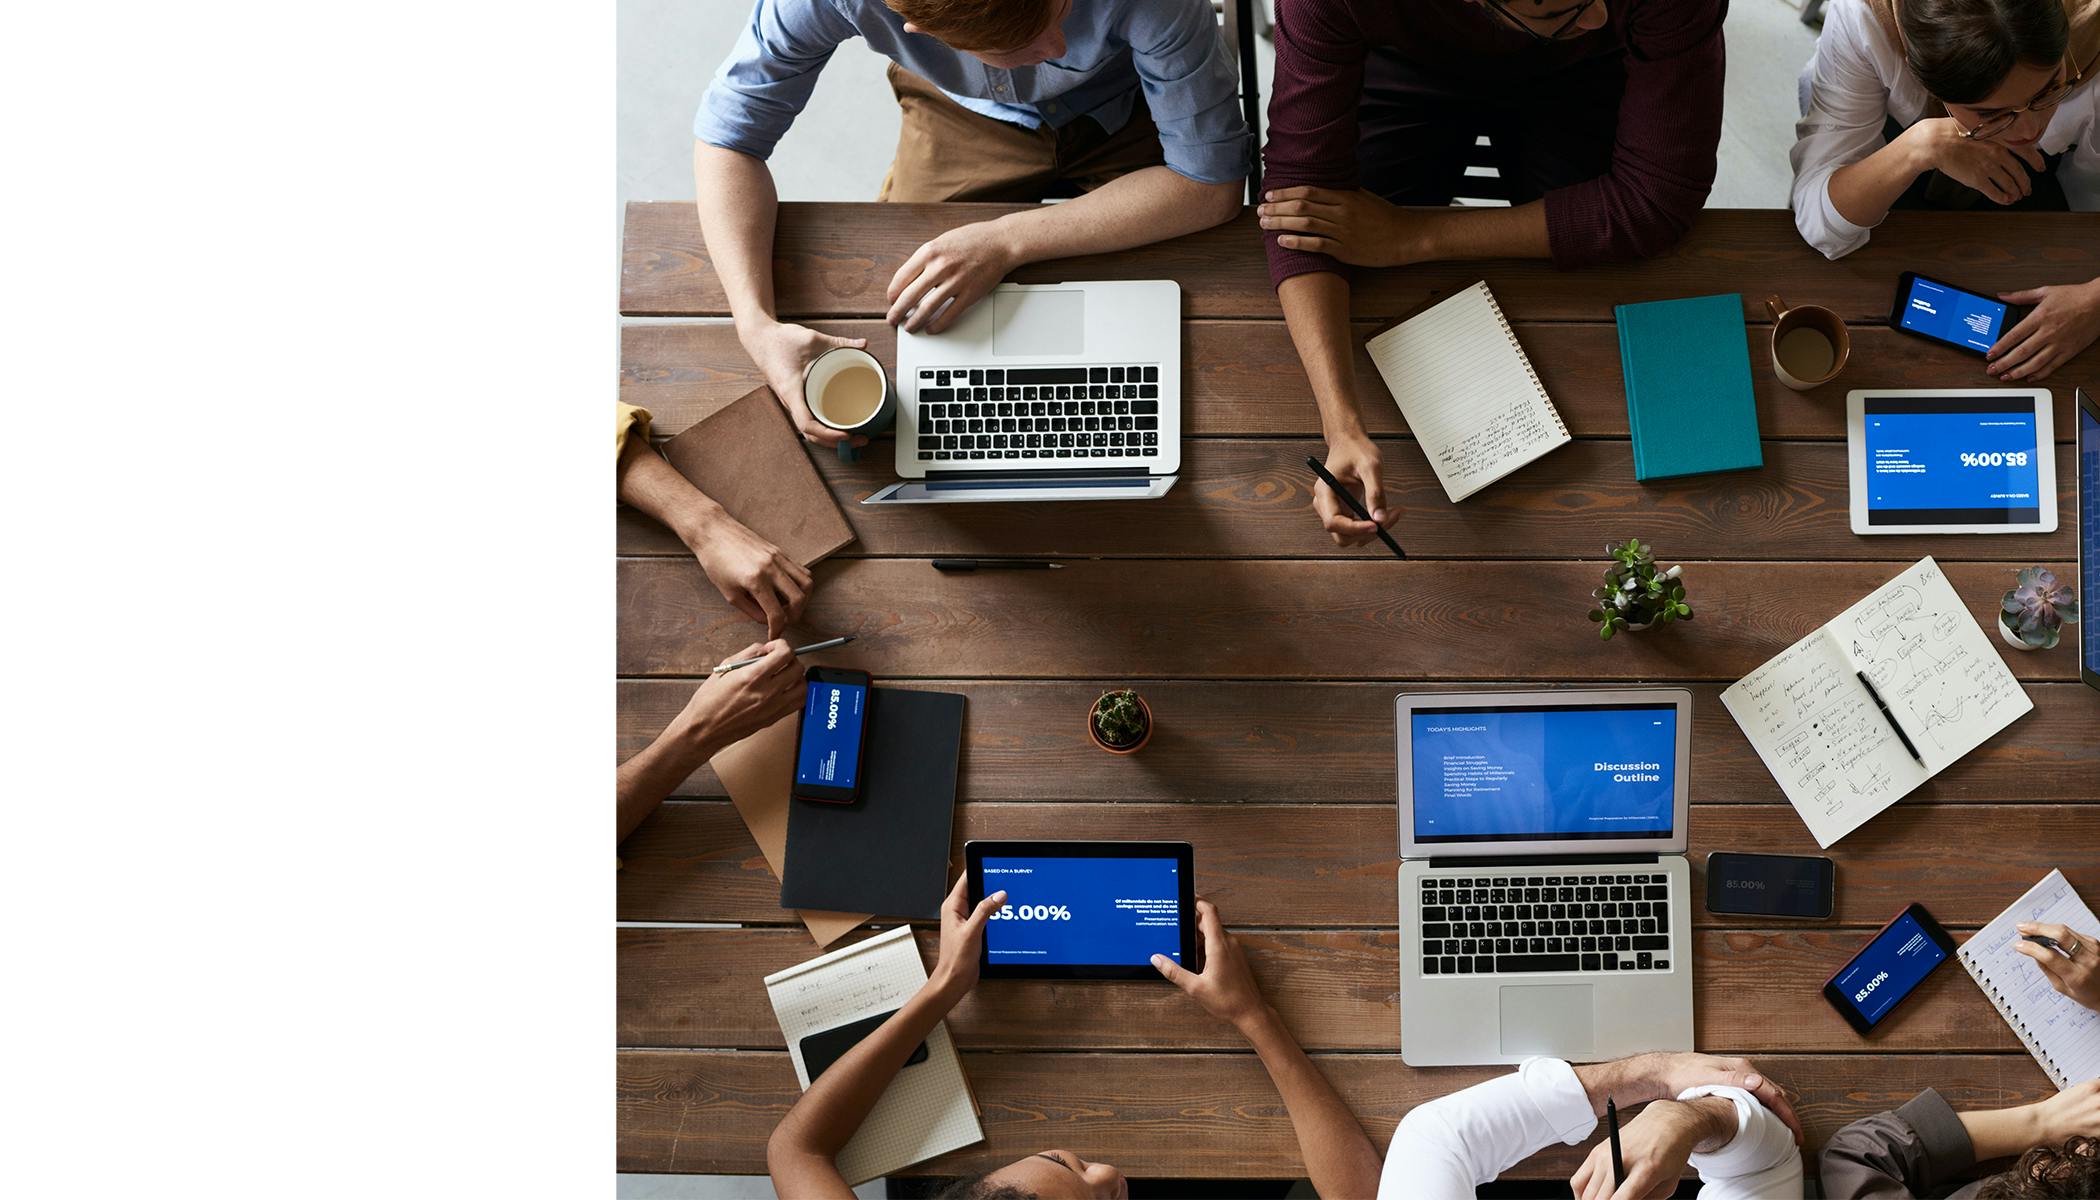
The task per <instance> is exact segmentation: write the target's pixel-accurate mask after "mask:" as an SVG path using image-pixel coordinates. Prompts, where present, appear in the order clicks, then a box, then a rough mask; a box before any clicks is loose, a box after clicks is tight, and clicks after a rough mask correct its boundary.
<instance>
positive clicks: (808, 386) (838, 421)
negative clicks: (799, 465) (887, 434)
mask: <svg viewBox="0 0 2100 1200" xmlns="http://www.w3.org/2000/svg"><path fill="white" fill-rule="evenodd" d="M802 398H803V401H804V402H805V403H807V404H808V405H809V411H810V415H812V416H814V417H816V419H817V420H818V421H820V422H822V423H823V424H825V425H828V426H830V427H831V428H833V429H836V430H839V431H840V432H843V433H857V434H860V435H861V436H863V437H869V438H872V437H874V436H875V435H876V434H878V433H881V432H882V431H883V430H885V429H888V428H889V427H890V422H891V421H893V420H895V419H896V416H897V405H896V402H895V401H894V400H893V399H892V398H891V394H890V377H889V373H888V372H886V371H884V370H883V369H882V364H881V363H880V362H877V361H876V359H875V356H874V355H872V354H870V353H868V352H867V351H865V350H858V349H855V348H853V347H851V346H838V347H834V348H833V349H830V350H826V351H825V352H824V353H822V354H819V355H818V356H817V357H816V359H815V360H814V361H812V362H811V363H810V364H809V369H808V370H806V371H804V372H803V373H802ZM838 453H839V458H840V459H842V460H844V461H846V462H854V461H856V460H857V459H859V457H860V450H859V448H858V447H856V446H854V445H853V444H852V441H851V439H848V440H847V441H843V442H840V443H839V446H838Z"/></svg>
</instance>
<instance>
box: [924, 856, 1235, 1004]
mask: <svg viewBox="0 0 2100 1200" xmlns="http://www.w3.org/2000/svg"><path fill="white" fill-rule="evenodd" d="M963 853H964V855H965V857H966V859H967V865H966V867H965V868H964V871H963V878H964V879H965V880H967V881H968V884H969V899H970V900H971V901H973V902H974V901H977V900H980V899H982V898H983V897H985V896H987V895H990V894H992V893H996V892H1000V891H1004V892H1005V893H1006V894H1007V898H1006V904H1005V906H1004V907H1003V908H1001V909H999V910H998V911H997V912H996V913H994V914H992V915H991V917H990V919H989V920H988V921H987V922H986V927H985V934H984V947H983V952H982V957H981V959H980V962H981V973H982V976H983V977H984V978H986V979H1159V978H1161V975H1160V973H1159V971H1158V970H1157V969H1156V968H1154V967H1153V965H1152V957H1153V956H1154V955H1155V954H1157V955H1164V956H1165V957H1166V958H1167V959H1168V960H1169V961H1170V962H1173V963H1178V964H1181V965H1184V966H1193V965H1194V964H1195V963H1196V961H1197V949H1196V894H1195V888H1196V883H1195V876H1196V870H1195V852H1194V850H1193V849H1192V848H1191V847H1190V846H1189V844H1188V843H1187V842H978V841H973V842H970V843H968V844H967V845H965V846H964V847H963Z"/></svg>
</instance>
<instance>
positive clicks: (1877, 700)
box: [1853, 671, 1925, 767]
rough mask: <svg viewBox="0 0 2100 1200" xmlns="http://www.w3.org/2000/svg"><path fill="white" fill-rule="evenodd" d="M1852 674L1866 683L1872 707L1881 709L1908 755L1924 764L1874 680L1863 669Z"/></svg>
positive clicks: (1921, 764)
mask: <svg viewBox="0 0 2100 1200" xmlns="http://www.w3.org/2000/svg"><path fill="white" fill-rule="evenodd" d="M1853 674H1855V675H1857V676H1859V681H1860V682H1861V683H1863V684H1865V685H1866V687H1867V695H1869V696H1872V697H1874V707H1876V708H1878V709H1880V710H1881V715H1882V716H1883V717H1884V718H1885V719H1887V721H1888V723H1889V728H1890V729H1893V730H1895V731H1896V737H1897V738H1899V739H1900V740H1901V741H1902V742H1903V748H1904V749H1905V750H1908V751H1910V756H1911V757H1912V758H1915V759H1917V760H1918V765H1919V766H1921V767H1922V766H1924V765H1925V756H1924V755H1922V754H1919V753H1918V748H1917V747H1916V746H1913V745H1911V744H1910V735H1909V734H1907V733H1905V732H1903V726H1901V725H1898V724H1896V714H1895V713H1892V712H1890V711H1889V706H1888V705H1886V704H1883V703H1882V702H1881V693H1880V692H1877V691H1875V690H1874V681H1873V680H1871V679H1869V678H1867V673H1866V672H1865V671H1854V672H1853Z"/></svg>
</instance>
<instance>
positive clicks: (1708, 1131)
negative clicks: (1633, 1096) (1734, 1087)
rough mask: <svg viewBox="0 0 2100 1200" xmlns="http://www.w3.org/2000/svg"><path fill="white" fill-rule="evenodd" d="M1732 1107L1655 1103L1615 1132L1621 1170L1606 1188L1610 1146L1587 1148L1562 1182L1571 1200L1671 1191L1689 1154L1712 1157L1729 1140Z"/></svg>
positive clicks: (1720, 1100) (1648, 1196) (1623, 1199)
mask: <svg viewBox="0 0 2100 1200" xmlns="http://www.w3.org/2000/svg"><path fill="white" fill-rule="evenodd" d="M1735 1114H1736V1109H1735V1101H1733V1100H1729V1099H1726V1098H1724V1097H1721V1096H1702V1097H1700V1098H1698V1099H1696V1100H1690V1101H1683V1102H1680V1101H1676V1100H1657V1101H1654V1102H1653V1103H1651V1104H1649V1105H1648V1107H1646V1108H1644V1109H1642V1110H1641V1113H1640V1115H1639V1116H1637V1117H1635V1118H1634V1119H1633V1120H1631V1121H1628V1122H1626V1123H1625V1124H1624V1125H1622V1126H1620V1128H1619V1146H1620V1158H1621V1160H1622V1161H1623V1162H1624V1164H1625V1167H1626V1174H1625V1176H1624V1177H1623V1178H1621V1179H1620V1180H1619V1181H1618V1182H1619V1186H1618V1188H1617V1189H1616V1190H1614V1189H1613V1187H1612V1171H1611V1141H1610V1140H1609V1139H1605V1140H1603V1141H1600V1142H1598V1143H1597V1144H1596V1145H1595V1146H1592V1147H1590V1156H1589V1157H1588V1158H1586V1159H1584V1160H1582V1166H1581V1167H1579V1168H1577V1169H1576V1171H1575V1174H1574V1175H1573V1176H1572V1177H1571V1178H1570V1179H1569V1180H1568V1187H1569V1188H1570V1189H1572V1190H1573V1191H1574V1193H1575V1200H1653V1198H1655V1197H1661V1196H1668V1195H1670V1194H1672V1193H1673V1192H1675V1191H1676V1190H1677V1185H1678V1183H1679V1181H1680V1180H1681V1179H1682V1178H1683V1176H1684V1167H1685V1164H1686V1163H1688V1162H1690V1161H1691V1157H1692V1151H1694V1150H1702V1151H1708V1152H1710V1151H1714V1150H1718V1149H1720V1148H1721V1147H1723V1146H1725V1145H1727V1144H1728V1143H1729V1142H1731V1141H1733V1140H1734V1139H1735V1131H1736V1115H1735Z"/></svg>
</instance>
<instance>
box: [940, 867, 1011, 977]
mask: <svg viewBox="0 0 2100 1200" xmlns="http://www.w3.org/2000/svg"><path fill="white" fill-rule="evenodd" d="M1005 907H1006V893H1005V892H1004V891H997V892H993V893H992V894H991V895H989V896H986V897H985V898H984V899H982V900H979V901H978V902H977V906H976V907H975V908H972V907H971V906H970V873H969V872H968V871H964V872H963V873H962V874H961V875H958V876H956V878H955V886H954V887H952V888H949V889H948V898H947V899H946V900H943V901H941V957H940V961H939V962H936V963H934V964H933V971H932V973H931V974H929V975H928V976H927V986H928V987H933V988H940V989H942V990H943V991H944V992H945V993H946V994H947V995H948V996H950V997H952V998H953V1000H961V999H962V997H963V995H964V994H965V993H967V992H968V991H969V990H970V989H971V988H973V987H976V986H977V968H978V967H979V966H981V965H982V962H983V959H984V923H985V922H986V921H989V920H991V919H992V914H993V913H995V912H998V911H999V910H1000V909H1002V908H1005ZM952 1002H953V1001H951V1003H952Z"/></svg>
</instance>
